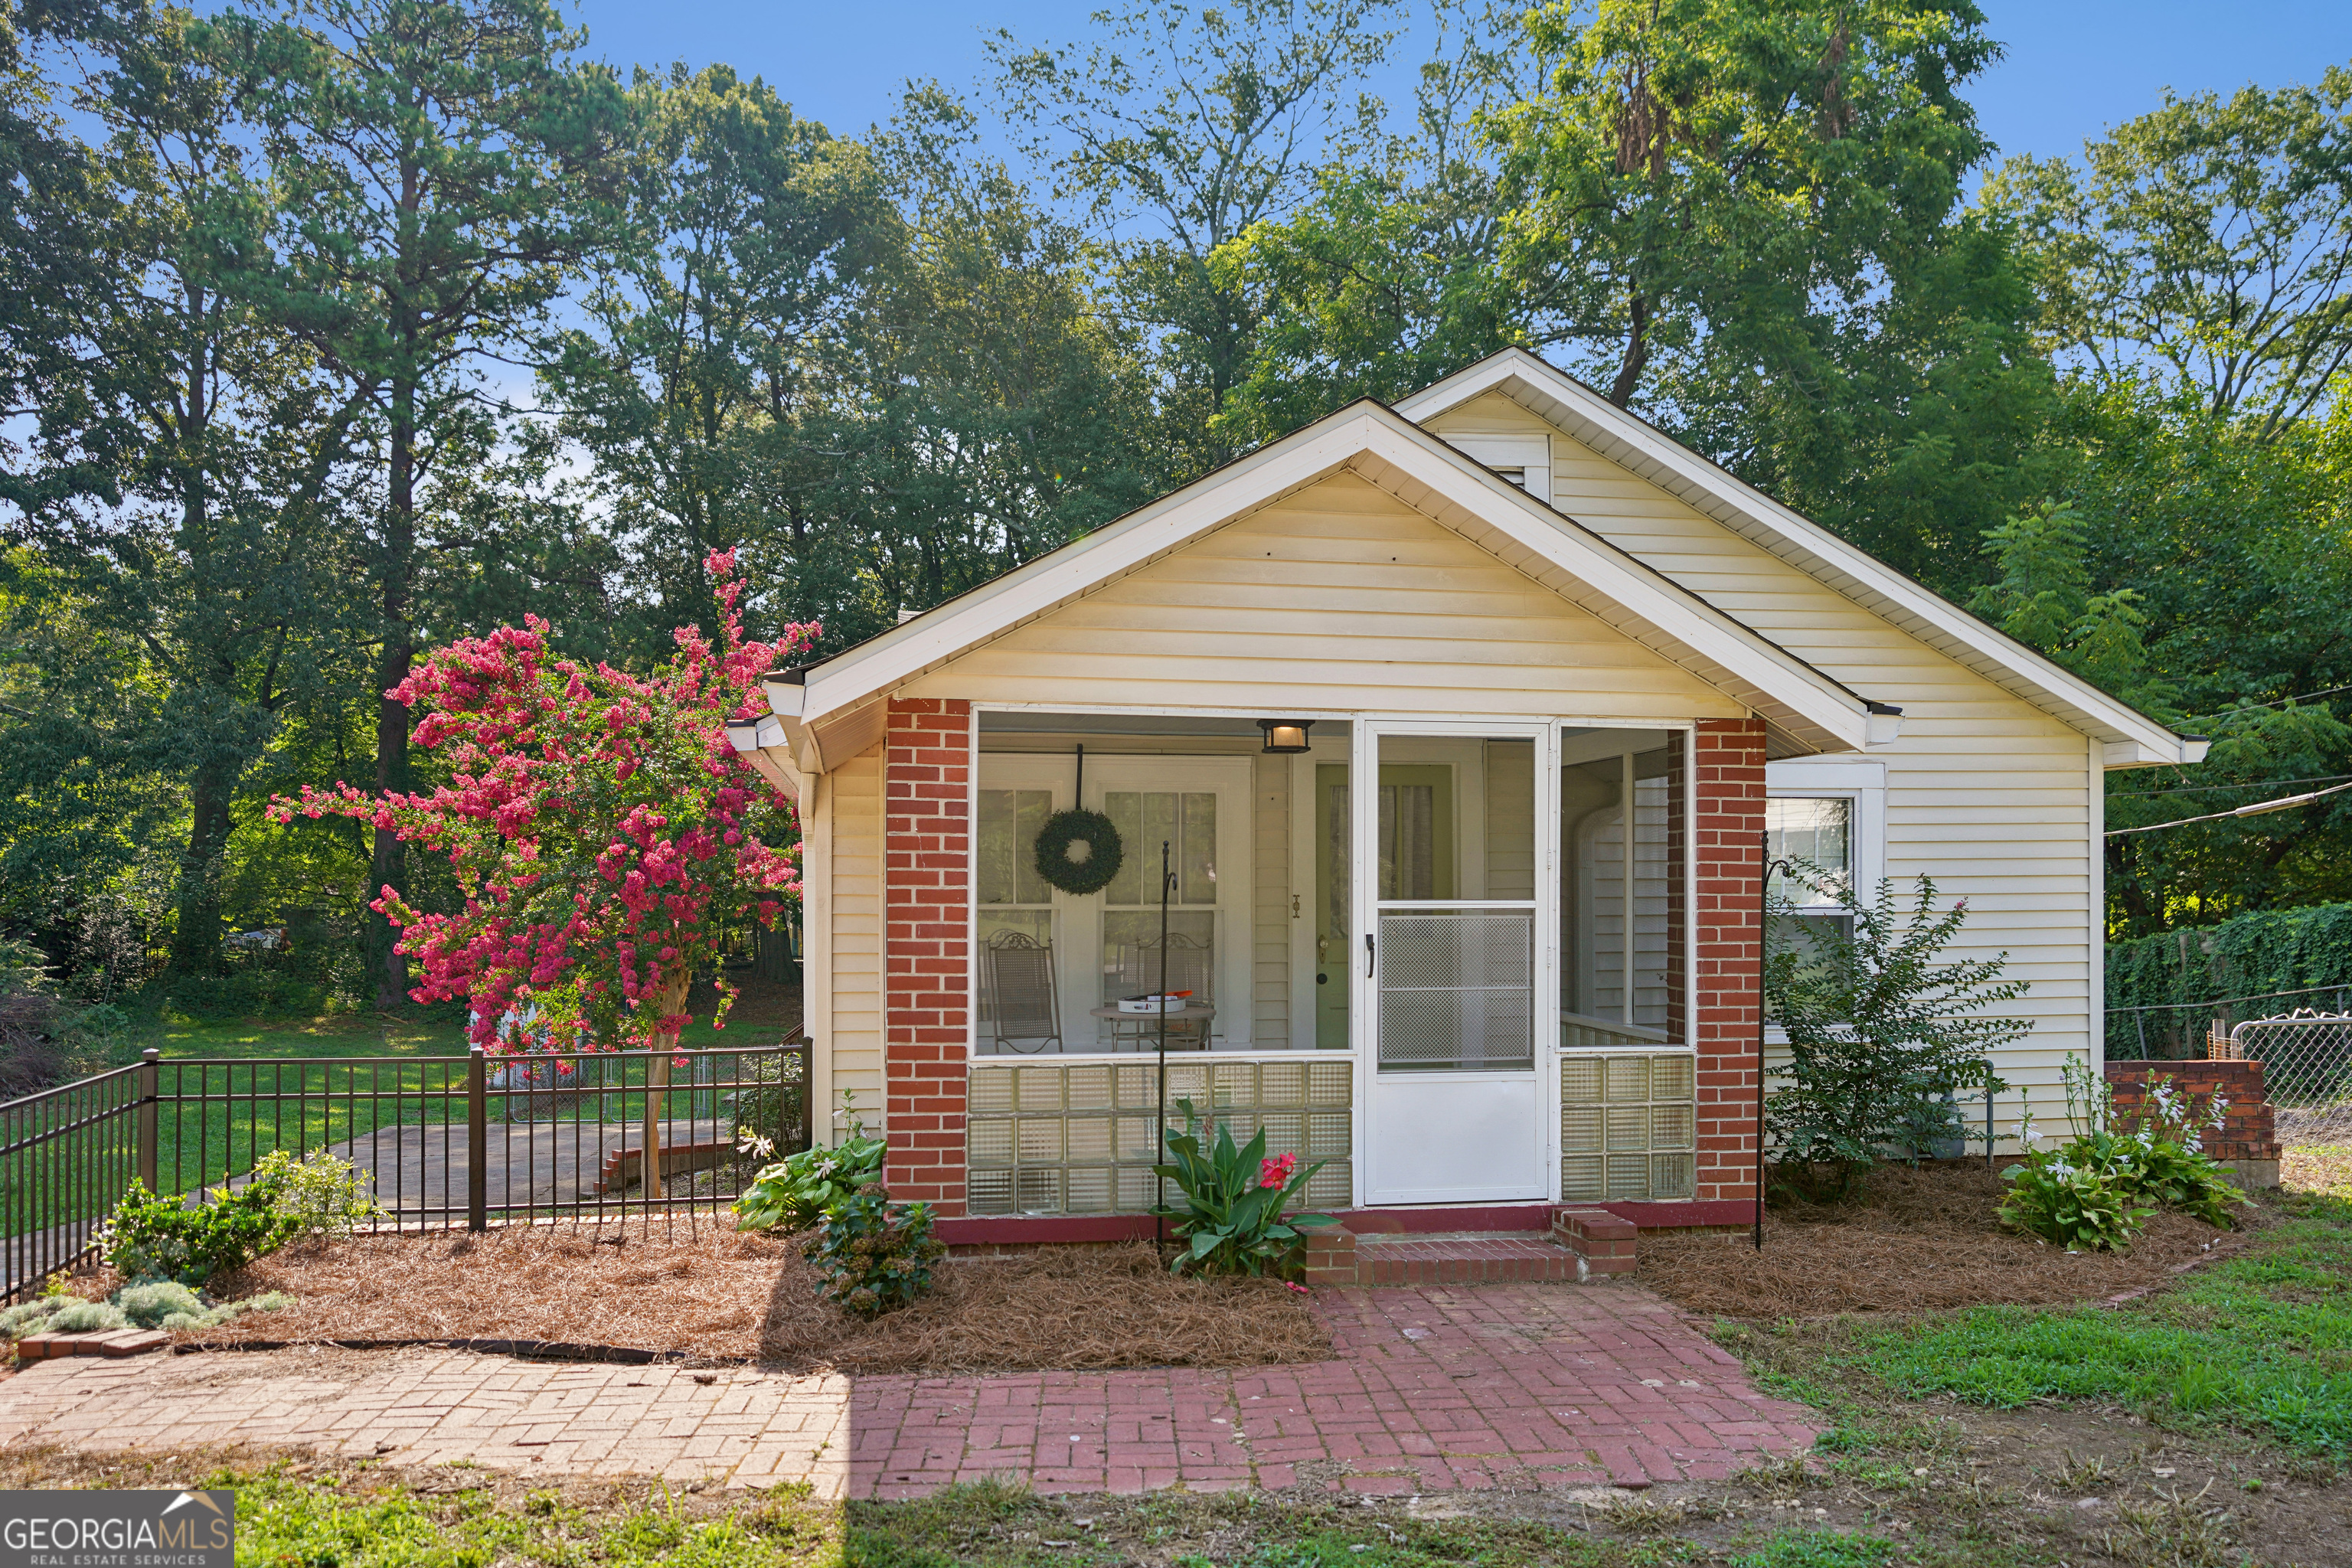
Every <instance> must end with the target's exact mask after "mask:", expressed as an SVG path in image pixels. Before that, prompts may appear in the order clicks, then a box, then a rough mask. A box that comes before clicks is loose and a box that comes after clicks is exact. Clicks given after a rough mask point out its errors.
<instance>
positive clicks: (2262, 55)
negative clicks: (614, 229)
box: [576, 0, 2352, 154]
mask: <svg viewBox="0 0 2352 1568" xmlns="http://www.w3.org/2000/svg"><path fill="white" fill-rule="evenodd" d="M1102 3H1103V0H998V3H996V4H986V3H982V4H979V5H974V4H970V3H964V4H940V3H939V0H898V3H896V4H889V5H875V4H872V3H870V0H869V3H867V4H863V5H860V4H856V3H854V0H853V3H851V4H846V5H845V4H840V3H839V0H831V3H826V4H814V5H813V4H808V3H806V0H760V3H756V4H755V3H751V0H656V3H654V4H647V3H646V0H586V3H585V4H584V5H580V6H579V7H578V10H577V13H576V14H577V15H578V16H580V17H581V19H582V20H583V21H584V22H586V24H587V26H588V28H589V32H590V49H591V52H592V53H594V54H597V55H600V56H603V57H604V58H609V59H612V60H614V61H615V62H616V63H624V64H625V63H646V64H652V63H656V62H661V63H667V61H668V60H671V59H675V58H684V59H686V60H687V61H688V63H689V64H693V65H702V64H706V63H708V62H709V61H711V60H717V59H723V60H726V61H728V62H730V63H731V64H732V65H734V66H735V67H736V68H737V69H739V70H740V71H742V72H744V73H745V74H746V75H760V76H764V77H766V78H767V79H768V80H769V81H770V82H772V83H773V84H774V85H775V87H776V88H777V89H778V90H779V91H780V92H782V94H783V96H784V97H785V98H786V99H787V100H790V101H791V102H792V103H793V105H794V106H795V107H796V108H797V109H799V110H800V111H801V112H802V113H803V114H806V115H810V116H813V117H814V118H815V119H818V120H821V121H824V123H825V124H826V125H828V126H830V127H831V128H833V129H834V130H835V131H842V132H858V131H862V130H864V129H865V127H866V126H867V125H868V124H870V123H871V122H873V121H875V120H877V119H878V118H881V117H883V116H885V115H887V113H888V111H889V109H890V106H891V104H892V102H893V100H895V98H896V95H897V90H898V83H899V82H900V81H901V80H902V79H906V78H908V77H910V76H913V77H937V78H939V79H940V80H941V81H942V82H944V83H946V84H947V85H948V86H949V87H950V88H954V89H961V90H969V89H971V88H972V87H973V86H974V84H975V83H976V81H977V79H979V77H980V75H981V72H982V68H983V67H984V65H985V63H986V62H985V58H984V57H983V55H982V51H981V43H980V40H981V36H982V31H983V30H984V29H990V28H995V27H1003V28H1006V29H1008V30H1010V31H1011V32H1012V33H1013V35H1014V36H1015V37H1018V38H1020V39H1022V40H1023V41H1024V42H1066V41H1068V40H1070V39H1072V38H1074V37H1078V36H1080V35H1082V34H1083V32H1084V31H1085V29H1086V19H1087V15H1088V13H1089V12H1091V11H1093V10H1095V9H1097V8H1099V6H1100V5H1102ZM1982 4H1984V5H1985V9H1986V13H1987V15H1988V16H1990V18H1991V24H1992V33H1993V36H1994V37H1997V38H1999V39H2000V41H2001V42H2002V43H2004V44H2005V45H2007V46H2008V48H2009V58H2007V59H2005V60H2004V61H2002V62H2001V63H2000V65H1999V66H1997V67H1995V68H1993V70H1992V71H1991V72H1990V73H1989V74H1988V75H1987V76H1986V77H1985V78H1984V79H1981V80H1979V83H1978V84H1977V86H1976V89H1975V92H1974V97H1975V100H1976V103H1977V106H1978V110H1979V112H1980V113H1981V114H1982V115H1983V116H1984V119H1985V122H1986V126H1987V128H1988V129H1989V130H1990V132H1991V134H1992V136H1993V139H1994V140H1995V141H1997V142H2000V146H2001V148H2002V150H2003V151H2004V152H2005V153H2027V152H2030V153H2042V154H2049V153H2062V152H2074V151H2075V150H2077V149H2078V148H2079V147H2080V146H2081V145H2082V142H2083V141H2084V138H2085V137H2089V136H2095V135H2097V134H2098V133H2099V132H2101V131H2102V130H2103V129H2105V127H2106V126H2109V125H2112V124H2114V123H2116V121H2121V120H2127V119H2129V118H2130V117H2131V116H2133V115H2135V114H2137V113H2140V112H2142V111H2143V110H2147V109H2149V108H2152V107H2154V106H2155V104H2156V102H2157V101H2158V94H2159V93H2160V92H2161V91H2162V90H2163V89H2164V88H2166V87H2168V86H2169V87H2173V88H2177V89H2181V90H2183V91H2197V90H2201V89H2209V88H2210V89H2221V90H2227V89H2232V88H2236V87H2241V86H2243V85H2244V84H2245V83H2247V82H2250V81H2252V82H2259V83H2261V84H2262V85H2263V86H2266V87H2269V86H2276V85H2279V84H2281V83H2284V82H2288V81H2313V80H2316V79H2317V78H2318V76H2319V73H2320V72H2321V71H2322V70H2323V69H2325V68H2326V67H2327V66H2328V65H2329V64H2331V63H2334V64H2338V65H2341V64H2346V63H2347V62H2352V4H2347V0H2231V3H2225V4H2221V5H2215V4H2213V3H2212V0H2204V3H2202V4H2197V5H2190V4H2186V3H2184V0H1982ZM1403 54H1404V57H1405V58H1418V51H1416V50H1415V49H1414V48H1413V47H1412V44H1411V43H1410V42H1409V41H1408V43H1407V44H1406V45H1405V46H1404V49H1403Z"/></svg>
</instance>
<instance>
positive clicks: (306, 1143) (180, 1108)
mask: <svg viewBox="0 0 2352 1568" xmlns="http://www.w3.org/2000/svg"><path fill="white" fill-rule="evenodd" d="M774 1017H775V1015H774V1013H773V1012H772V1010H771V1011H770V1012H769V1013H768V1014H767V1016H764V1017H762V1016H758V1015H756V1014H754V1013H752V1012H751V1010H748V1009H747V1010H746V1012H745V1013H744V1014H743V1015H740V1016H739V1019H738V1021H737V1022H735V1023H733V1024H730V1026H729V1027H728V1028H726V1029H724V1030H714V1029H713V1028H712V1027H711V1026H710V1025H709V1022H708V1021H702V1022H698V1023H697V1024H696V1025H695V1026H692V1027H690V1028H688V1030H687V1031H686V1033H685V1035H684V1036H683V1037H681V1041H680V1043H681V1044H682V1045H683V1046H684V1047H687V1048H688V1049H712V1048H718V1049H724V1048H727V1047H735V1048H738V1049H748V1048H753V1047H764V1046H772V1045H774V1044H776V1043H777V1042H778V1041H780V1040H781V1039H782V1037H783V1036H784V1034H785V1033H786V1026H784V1025H783V1024H782V1023H780V1022H776V1021H774ZM148 1049H155V1050H159V1051H161V1052H162V1053H163V1060H164V1062H165V1064H166V1068H165V1071H164V1076H163V1091H164V1093H165V1094H166V1095H173V1094H176V1095H178V1096H179V1097H180V1099H179V1100H177V1101H176V1102H174V1103H167V1104H166V1105H165V1106H164V1107H163V1110H162V1112H161V1114H160V1116H159V1119H158V1123H157V1128H156V1131H157V1177H158V1180H157V1186H158V1187H159V1188H160V1189H161V1190H162V1191H163V1192H165V1193H169V1194H177V1193H184V1192H189V1191H192V1190H194V1189H195V1188H197V1187H200V1186H205V1185H211V1184H218V1183H219V1182H221V1181H223V1180H224V1179H226V1178H227V1177H231V1176H235V1175H238V1174H242V1173H244V1172H246V1171H247V1170H250V1169H251V1168H252V1167H253V1164H254V1163H255V1162H256V1161H257V1160H258V1159H259V1158H260V1157H261V1155H263V1154H265V1153H267V1152H269V1151H270V1150H272V1149H277V1148H287V1149H294V1150H303V1149H310V1148H317V1147H319V1146H320V1145H322V1144H333V1143H340V1142H344V1141H346V1140H349V1139H352V1138H354V1137H363V1136H365V1135H366V1134H367V1133H368V1132H370V1131H374V1130H376V1129H378V1128H383V1127H390V1126H398V1125H406V1126H418V1125H424V1126H433V1127H438V1126H442V1125H445V1124H454V1125H455V1127H456V1129H457V1131H455V1133H454V1136H455V1137H456V1138H457V1141H458V1142H459V1145H460V1146H461V1147H462V1144H463V1140H464V1131H463V1129H464V1122H465V1117H466V1104H465V1098H464V1091H465V1085H466V1068H465V1065H464V1060H463V1058H464V1057H465V1055H466V1051H467V1041H466V1038H465V1031H464V1028H463V1026H461V1025H460V1024H459V1023H457V1021H455V1019H454V1018H453V1017H452V1016H451V1015H450V1010H449V1009H445V1008H436V1009H432V1010H427V1009H423V1008H418V1009H415V1010H411V1011H404V1012H403V1013H401V1014H397V1015H394V1014H379V1013H341V1014H332V1015H329V1016H324V1017H316V1018H248V1019H219V1018H199V1017H191V1016H185V1015H184V1014H177V1013H173V1012H169V1011H164V1012H161V1013H152V1014H149V1015H146V1016H141V1017H138V1018H136V1019H134V1021H133V1022H132V1023H131V1025H130V1026H128V1027H126V1028H125V1029H124V1030H123V1031H122V1032H121V1036H120V1037H118V1038H117V1039H116V1040H115V1041H114V1042H113V1044H112V1046H111V1047H110V1050H109V1052H108V1056H109V1059H110V1060H111V1061H113V1062H115V1063H117V1064H121V1065H128V1064H130V1063H132V1062H135V1061H137V1060H138V1059H139V1058H140V1055H141V1053H142V1051H145V1050H148ZM247 1063H257V1064H258V1065H250V1066H248V1065H246V1064H247ZM174 1064H177V1065H174ZM717 1065H718V1070H719V1072H721V1073H722V1074H727V1075H729V1076H731V1075H732V1073H733V1072H734V1071H735V1070H737V1069H736V1068H735V1066H734V1064H733V1063H732V1062H731V1061H730V1059H729V1058H724V1057H722V1058H718V1064H717ZM643 1073H644V1066H643V1063H642V1061H630V1062H626V1063H624V1062H619V1061H613V1062H608V1063H597V1064H594V1067H593V1081H598V1082H604V1083H610V1084H613V1085H614V1086H615V1087H614V1089H613V1090H612V1091H611V1092H608V1093H606V1094H604V1095H603V1096H602V1097H601V1098H600V1099H596V1100H588V1101H584V1102H583V1107H582V1109H581V1110H580V1111H579V1112H578V1113H579V1114H580V1115H582V1116H583V1117H584V1118H585V1119H586V1120H589V1121H604V1122H611V1123H618V1124H625V1125H634V1124H635V1122H636V1121H638V1120H639V1119H640V1118H642V1116H643V1115H644V1112H645V1097H644V1095H643V1093H642V1092H640V1091H638V1090H636V1089H630V1088H626V1087H625V1084H627V1083H633V1082H641V1081H642V1078H643ZM681 1076H683V1075H681ZM587 1081H590V1079H586V1078H583V1079H573V1080H572V1082H574V1083H583V1082H587ZM257 1097H258V1098H257ZM489 1105H490V1113H491V1115H492V1116H493V1117H494V1118H495V1117H499V1116H501V1115H502V1113H503V1112H504V1111H505V1110H506V1108H507V1105H508V1101H507V1100H505V1099H504V1098H503V1097H501V1096H499V1095H498V1094H497V1093H495V1092H493V1094H492V1096H491V1099H490V1102H489ZM56 1111H57V1114H58V1115H60V1116H71V1115H74V1114H76V1112H75V1111H74V1110H73V1109H72V1108H71V1106H70V1105H69V1104H66V1103H63V1102H61V1103H60V1104H59V1105H58V1107H57V1108H56ZM667 1113H668V1114H669V1115H670V1116H671V1117H673V1118H676V1119H679V1120H691V1119H695V1118H713V1117H725V1116H726V1115H727V1114H728V1108H727V1107H726V1106H725V1105H723V1104H722V1103H720V1095H719V1093H717V1092H715V1091H712V1090H709V1089H704V1090H701V1091H695V1090H693V1089H683V1088H682V1089H673V1090H671V1091H670V1094H669V1096H668V1100H667ZM566 1114H567V1115H568V1114H571V1112H567V1113H566ZM107 1135H108V1136H109V1137H110V1139H111V1140H112V1142H114V1143H115V1144H117V1145H119V1148H118V1149H117V1151H116V1152H115V1154H114V1155H113V1156H111V1157H110V1159H109V1160H108V1162H107V1163H106V1166H105V1168H106V1169H114V1168H116V1167H117V1166H119V1167H120V1169H121V1170H122V1171H124V1172H128V1171H129V1170H131V1168H132V1165H131V1153H130V1152H129V1151H130V1149H131V1139H132V1137H133V1128H132V1124H131V1121H129V1120H128V1119H121V1120H118V1121H115V1122H113V1123H112V1124H110V1126H109V1127H108V1129H107ZM32 1177H33V1179H32V1181H31V1182H30V1184H29V1185H27V1186H26V1189H25V1190H23V1191H18V1192H14V1193H9V1194H0V1200H5V1201H0V1235H7V1236H15V1235H20V1234H24V1233H26V1232H29V1231H37V1230H42V1229H46V1228H47V1227H49V1226H54V1225H57V1224H58V1223H60V1222H62V1221H65V1220H67V1219H70V1218H77V1217H86V1216H87V1215H89V1214H92V1213H102V1212H104V1210H105V1209H106V1208H108V1207H110V1206H111V1203H112V1198H111V1197H107V1198H106V1199H105V1201H104V1202H98V1203H97V1204H96V1208H95V1209H93V1208H92V1204H93V1203H94V1202H96V1200H95V1199H94V1198H93V1196H92V1195H91V1194H89V1192H88V1191H85V1190H83V1189H82V1188H80V1187H79V1186H75V1187H73V1188H71V1189H70V1190H52V1189H51V1188H50V1187H49V1186H48V1185H47V1182H48V1181H49V1180H50V1179H51V1178H50V1176H49V1173H47V1172H46V1171H40V1170H37V1171H34V1172H33V1173H32Z"/></svg>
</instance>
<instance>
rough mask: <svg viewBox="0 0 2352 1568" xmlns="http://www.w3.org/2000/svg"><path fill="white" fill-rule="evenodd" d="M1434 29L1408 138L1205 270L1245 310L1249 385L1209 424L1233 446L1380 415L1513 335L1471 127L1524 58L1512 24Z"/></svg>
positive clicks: (1479, 150) (1453, 7)
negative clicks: (1255, 316) (1249, 310)
mask: <svg viewBox="0 0 2352 1568" xmlns="http://www.w3.org/2000/svg"><path fill="white" fill-rule="evenodd" d="M1436 19H1437V23H1438V29H1439V32H1440V39H1439V43H1438V45H1437V47H1436V48H1435V49H1434V50H1433V53H1432V56H1431V58H1429V59H1428V60H1426V61H1424V62H1423V65H1422V67H1421V70H1420V74H1419V77H1418V79H1417V80H1416V81H1415V84H1414V90H1413V101H1412V110H1413V114H1412V125H1411V128H1410V129H1409V130H1408V131H1406V132H1402V133H1401V134H1398V135H1394V136H1391V137H1390V138H1388V139H1387V142H1386V146H1385V149H1384V151H1382V152H1381V153H1380V154H1379V155H1378V156H1377V157H1374V158H1370V159H1368V160H1365V161H1362V162H1359V163H1335V164H1332V165H1330V166H1328V167H1326V168H1324V169H1322V170H1320V171H1319V172H1318V174H1317V176H1316V185H1315V190H1314V193H1313V195H1311V197H1309V198H1308V199H1307V201H1306V202H1305V203H1304V204H1303V205H1301V206H1299V207H1298V208H1297V211H1295V212H1294V213H1292V214H1291V215H1290V216H1287V217H1284V218H1279V219H1274V218H1269V219H1265V220H1263V221H1261V222H1259V223H1257V224H1255V225H1254V226H1251V227H1250V228H1249V229H1247V230H1246V231H1244V233H1243V234H1242V235H1241V236H1240V237H1238V238H1236V239H1234V240H1233V241H1231V242H1230V243H1228V244H1226V245H1225V246H1223V247H1221V248H1220V249H1219V250H1217V251H1216V252H1215V253H1214V254H1213V257H1212V258H1211V261H1210V268H1209V270H1210V273H1211V276H1212V278H1213V279H1215V280H1216V281H1217V282H1218V284H1219V286H1220V287H1222V288H1223V289H1226V290H1227V291H1228V292H1230V293H1232V294H1234V296H1235V297H1237V298H1252V299H1255V300H1259V301H1261V303H1260V305H1259V307H1258V310H1259V318H1260V319H1259V324H1258V327H1257V331H1256V336H1255V343H1254V345H1253V347H1252V350H1251V353H1250V359H1249V374H1248V376H1247V378H1246V379H1245V380H1244V382H1243V383H1242V384H1240V385H1239V386H1238V387H1236V388H1235V389H1234V392H1233V394H1232V395H1231V396H1229V397H1228V398H1227V399H1226V401H1225V405H1224V407H1223V411H1222V412H1221V413H1220V414H1219V415H1218V416H1217V418H1216V421H1215V422H1214V423H1215V428H1216V430H1217V431H1218V433H1219V434H1220V435H1221V436H1223V437H1224V438H1225V440H1226V441H1227V442H1228V443H1229V444H1231V445H1233V446H1234V447H1246V446H1251V445H1255V444H1257V443H1259V442H1263V441H1265V440H1269V439H1271V438H1272V437H1276V436H1278V435H1280V434H1281V433H1283V432H1284V431H1286V430H1290V429H1295V428H1297V426H1301V425H1304V424H1307V423H1308V422H1309V421H1311V420H1314V419H1318V418H1320V417H1321V416H1324V415H1325V414H1328V413H1329V412H1330V411H1331V410H1332V409H1334V408H1337V407H1339V406H1340V405H1343V404H1345V403H1347V402H1348V401H1349V400H1350V399H1352V398H1356V397H1377V398H1380V399H1381V400H1382V401H1385V402H1393V401H1395V400H1396V399H1398V398H1401V397H1402V396H1404V395H1407V394H1409V393H1412V392H1414V391H1417V390H1419V389H1420V388H1422V387H1423V386H1426V385H1428V384H1431V383H1432V382H1434V381H1438V380H1442V379H1443V378H1444V377H1445V376H1447V375H1450V374H1453V373H1454V371H1456V370H1459V369H1461V368H1462V367H1463V366H1464V365H1465V364H1469V363H1472V362H1474V361H1475V360H1477V359H1480V358H1482V357H1484V356H1485V355H1486V354H1488V353H1493V352H1494V351H1495V350H1496V349H1498V348H1501V347H1504V346H1506V345H1507V344H1510V343H1514V342H1521V341H1524V339H1525V337H1526V333H1527V318H1528V311H1527V310H1525V309H1523V308H1522V302H1521V297H1520V295H1519V293H1518V291H1517V289H1515V288H1514V287H1513V284H1512V281H1511V280H1510V279H1508V278H1507V277H1506V276H1505V275H1504V273H1503V271H1502V269H1501V268H1500V267H1499V266H1498V265H1497V263H1498V261H1499V258H1500V256H1501V252H1502V244H1503V237H1504V232H1505V231H1504V218H1505V214H1506V210H1507V209H1506V205H1505V203H1504V201H1503V199H1502V195H1501V191H1500V187H1499V185H1498V184H1497V178H1498V173H1499V171H1498V168H1497V157H1496V145H1495V143H1494V142H1493V140H1492V138H1490V137H1489V136H1488V135H1487V134H1486V132H1485V130H1484V129H1483V126H1482V123H1481V122H1482V121H1483V120H1484V118H1485V117H1486V115H1488V114H1489V113H1491V112H1493V111H1494V110H1498V109H1500V108H1502V107H1503V106H1505V105H1507V104H1509V103H1512V102H1516V101H1517V100H1519V99H1520V98H1521V97H1522V96H1524V94H1525V93H1526V91H1527V90H1528V87H1529V86H1530V84H1531V77H1532V74H1533V73H1532V71H1531V68H1530V66H1529V63H1528V62H1529V59H1530V57H1529V55H1528V51H1527V50H1526V49H1525V48H1524V47H1522V42H1521V40H1520V39H1519V37H1517V14H1516V13H1513V12H1507V11H1504V10H1502V9H1500V8H1490V7H1482V6H1480V5H1475V4H1449V5H1439V6H1438V7H1437V8H1436Z"/></svg>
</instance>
